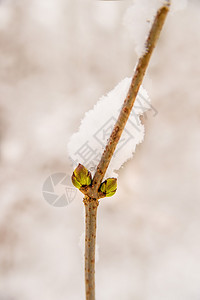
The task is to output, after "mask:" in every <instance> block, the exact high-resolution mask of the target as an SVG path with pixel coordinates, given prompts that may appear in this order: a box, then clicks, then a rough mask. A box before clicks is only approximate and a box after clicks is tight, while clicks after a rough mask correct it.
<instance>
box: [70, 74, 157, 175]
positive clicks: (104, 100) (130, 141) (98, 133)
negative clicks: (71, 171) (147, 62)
mask: <svg viewBox="0 0 200 300" xmlns="http://www.w3.org/2000/svg"><path fill="white" fill-rule="evenodd" d="M130 84H131V78H125V79H124V80H122V81H121V82H120V83H119V84H118V85H117V86H116V87H115V88H114V89H113V90H112V91H111V92H109V93H108V94H107V96H103V97H101V98H100V100H99V101H98V102H97V104H96V105H95V106H94V108H93V110H90V111H88V112H87V113H86V114H85V117H84V119H83V120H82V122H81V125H80V128H79V131H78V132H77V133H75V134H73V135H72V137H71V139H70V141H69V143H68V152H69V155H70V159H71V160H72V162H73V163H74V165H73V168H74V167H76V166H77V165H78V164H79V163H81V164H83V165H84V166H85V167H86V168H87V169H88V170H90V171H91V172H93V173H94V171H95V169H96V167H97V165H98V163H99V161H100V157H101V155H102V153H103V150H104V148H105V146H106V144H107V140H108V138H109V137H110V134H111V131H112V129H113V127H114V124H115V122H116V120H117V118H118V115H119V113H120V110H121V107H122V104H123V102H124V99H125V98H126V95H127V92H128V89H129V86H130ZM151 108H152V106H151V104H150V99H149V97H148V95H147V92H146V91H145V90H144V88H142V87H141V88H140V90H139V92H138V96H137V98H136V101H135V105H134V107H133V110H132V112H131V114H130V116H129V120H128V122H127V124H126V127H125V130H124V132H123V133H122V136H121V139H120V141H119V143H118V145H117V148H116V150H115V153H114V156H113V157H112V160H111V162H110V165H109V168H108V170H107V172H106V176H109V177H112V176H115V177H116V174H115V173H114V170H118V169H119V168H120V167H121V166H122V164H123V163H124V162H126V161H127V160H128V159H130V158H131V157H132V155H133V153H134V152H135V148H136V145H137V144H139V143H141V142H142V141H143V138H144V126H143V125H142V124H141V121H140V118H139V116H140V115H142V114H143V113H145V112H146V111H147V110H149V109H151ZM154 112H155V109H154Z"/></svg>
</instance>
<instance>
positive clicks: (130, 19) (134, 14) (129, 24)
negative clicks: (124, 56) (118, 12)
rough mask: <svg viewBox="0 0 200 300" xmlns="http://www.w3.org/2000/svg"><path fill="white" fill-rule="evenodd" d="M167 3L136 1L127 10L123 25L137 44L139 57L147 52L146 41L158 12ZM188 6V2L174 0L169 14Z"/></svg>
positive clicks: (155, 0) (146, 0)
mask: <svg viewBox="0 0 200 300" xmlns="http://www.w3.org/2000/svg"><path fill="white" fill-rule="evenodd" d="M166 2H167V1H164V0H151V1H149V0H135V1H134V3H133V5H132V6H130V7H129V8H128V9H127V11H126V13H125V15H124V18H123V24H124V26H125V27H126V29H127V31H128V33H129V34H130V37H131V39H133V41H134V43H135V51H136V53H137V55H138V56H141V55H142V54H143V52H144V51H145V48H144V45H145V41H146V38H147V36H148V33H149V30H150V28H151V25H152V22H153V20H154V16H155V15H156V12H157V10H158V9H159V8H160V7H161V6H162V5H163V4H165V3H166ZM186 6H187V0H172V1H171V7H170V11H169V13H171V14H173V13H174V12H176V11H178V10H181V9H184V8H186Z"/></svg>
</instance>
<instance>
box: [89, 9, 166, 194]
mask: <svg viewBox="0 0 200 300" xmlns="http://www.w3.org/2000/svg"><path fill="white" fill-rule="evenodd" d="M168 10H169V3H168V4H166V5H165V6H163V7H161V8H160V9H159V10H158V12H157V14H156V17H155V19H154V22H153V25H152V27H151V30H150V32H149V36H148V38H147V40H146V43H145V52H144V54H143V55H142V56H141V57H140V59H139V61H138V63H137V67H136V70H135V73H134V76H133V79H132V82H131V86H130V88H129V91H128V94H127V97H126V99H125V100H124V104H123V107H122V109H121V112H120V114H119V117H118V120H117V122H116V124H115V126H114V128H113V131H112V133H111V136H110V138H109V140H108V143H107V145H106V148H105V150H104V152H103V154H102V157H101V160H100V162H99V164H98V166H97V169H96V172H95V174H94V178H93V184H94V187H95V188H96V190H98V189H99V186H100V184H101V182H102V180H103V177H104V175H105V173H106V170H107V168H108V165H109V163H110V160H111V158H112V156H113V153H114V151H115V149H116V146H117V144H118V141H119V139H120V137H121V134H122V132H123V130H124V127H125V125H126V122H127V120H128V117H129V115H130V112H131V110H132V107H133V105H134V102H135V99H136V96H137V93H138V90H139V88H140V85H141V83H142V80H143V77H144V75H145V72H146V69H147V67H148V64H149V60H150V57H151V55H152V52H153V49H154V48H155V45H156V42H157V40H158V38H159V35H160V32H161V29H162V27H163V24H164V22H165V18H166V16H167V13H168Z"/></svg>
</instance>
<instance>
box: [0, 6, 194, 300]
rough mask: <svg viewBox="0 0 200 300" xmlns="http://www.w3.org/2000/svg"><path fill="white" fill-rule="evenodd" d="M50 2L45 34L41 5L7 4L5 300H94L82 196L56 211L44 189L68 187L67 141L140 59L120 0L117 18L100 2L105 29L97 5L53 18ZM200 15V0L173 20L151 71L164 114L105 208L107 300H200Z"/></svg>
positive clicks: (150, 123) (2, 213) (100, 277)
mask: <svg viewBox="0 0 200 300" xmlns="http://www.w3.org/2000/svg"><path fill="white" fill-rule="evenodd" d="M36 2H37V5H36ZM41 2H42V3H41ZM52 2H53V0H51V1H49V2H48V1H46V2H45V3H46V6H47V7H48V3H49V7H48V9H49V10H51V14H50V15H51V18H52V19H51V20H52V24H51V23H50V17H48V16H46V15H44V18H47V20H44V23H45V24H44V23H43V22H41V14H42V13H44V12H45V10H44V9H43V8H41V14H38V10H39V9H40V8H39V6H40V4H41V5H44V4H43V1H41V0H34V1H32V0H18V1H12V0H4V1H3V0H1V1H0V8H1V12H0V18H2V19H1V20H0V26H1V35H0V41H1V51H0V66H1V68H0V78H1V80H0V164H1V172H0V182H1V187H0V189H1V190H0V192H1V194H0V195H1V210H0V243H1V251H0V277H1V282H0V299H1V300H5V299H6V300H11V299H12V300H37V299H39V300H40V299H48V300H55V299H58V300H60V299H61V300H63V299H72V300H80V299H84V267H83V256H82V253H81V250H80V248H79V238H80V235H81V234H82V232H83V231H84V217H83V210H84V205H83V203H82V193H80V192H79V191H77V196H76V199H75V200H74V201H73V202H72V203H71V204H70V205H68V206H67V207H63V208H55V207H52V206H51V205H49V204H48V203H47V202H46V201H45V199H44V198H43V196H42V186H43V183H44V181H45V180H46V178H47V177H48V176H49V175H51V174H53V173H55V172H65V173H66V174H68V176H69V177H70V176H71V171H72V167H71V166H70V160H69V158H68V154H67V149H66V148H67V143H68V139H69V138H70V136H71V135H72V134H73V133H74V132H76V131H77V130H78V126H79V125H80V120H81V118H82V117H83V115H84V112H85V111H88V110H89V109H91V108H92V107H93V106H94V104H95V103H96V101H97V99H99V97H100V96H101V95H103V94H104V93H105V91H109V90H111V89H112V87H114V86H115V85H116V83H118V82H119V81H120V79H123V78H125V77H126V76H131V75H132V73H133V65H134V64H135V62H136V60H137V57H136V54H135V51H134V45H133V43H132V42H131V38H130V36H128V35H127V34H126V33H127V30H126V28H124V27H123V26H122V24H121V21H122V18H123V15H124V12H125V11H126V10H127V8H128V7H129V6H130V1H112V3H113V6H115V9H116V10H117V14H118V16H119V18H116V14H113V13H111V14H110V8H109V9H107V4H108V3H106V4H104V2H106V1H101V5H102V7H101V9H100V12H99V14H98V20H96V13H97V11H98V9H99V5H100V3H99V2H100V1H90V0H85V1H77V0H75V1H71V0H55V1H54V2H55V3H56V5H57V6H58V9H57V10H56V12H55V14H54V13H53V12H52ZM110 2H111V1H110ZM32 5H34V7H35V6H37V8H34V9H33V10H31V7H32ZM33 14H34V16H33ZM100 14H104V20H107V24H108V28H109V30H107V28H106V26H103V25H102V24H101V22H100V20H99V18H100ZM59 15H60V17H59V18H57V16H59ZM199 15H200V1H199V0H190V1H188V6H187V9H185V10H182V11H179V12H177V13H172V14H171V16H169V18H168V19H167V22H166V24H165V28H164V31H163V32H162V35H161V39H160V40H159V43H158V46H157V48H156V51H155V53H154V55H153V57H152V60H151V62H150V65H149V69H148V72H147V74H146V77H145V82H144V86H145V88H146V89H147V90H148V93H149V95H150V98H151V100H152V102H151V103H152V105H153V106H154V107H155V108H156V109H157V111H158V113H157V114H156V116H155V118H153V115H154V114H155V113H152V111H151V112H149V113H148V119H145V120H144V125H145V132H146V133H145V139H144V141H143V143H142V144H141V145H138V146H137V151H136V152H135V154H134V158H133V159H130V160H129V161H128V162H127V163H126V164H125V166H124V167H123V168H121V169H120V171H119V178H118V191H117V193H116V195H114V196H113V197H110V198H105V199H102V200H101V202H100V204H99V208H98V222H97V223H98V224H97V240H98V244H99V256H100V259H99V262H98V264H97V267H96V297H97V299H103V300H110V299H115V300H121V299H124V300H132V299H144V300H160V299H162V300H169V299H170V300H171V299H173V300H177V299H181V300H188V299H191V300H199V299H200V289H199V278H200V276H199V270H200V256H199V249H200V241H199V228H200V201H199V199H200V189H199V182H200V156H199V152H200V151H199V149H200V134H199V126H200V125H199V112H200V101H199V99H200V89H199V86H200V68H199V66H200V55H199V52H200V31H199V28H200V18H199ZM110 17H111V18H114V19H112V20H110V21H109V18H110ZM80 20H81V22H79V21H80ZM141 23H142V20H141ZM54 25H55V27H54V31H53V34H52V30H53V29H52V28H53V26H54ZM83 28H84V30H83V31H82V29H83ZM80 32H81V34H80ZM122 101H123V100H122Z"/></svg>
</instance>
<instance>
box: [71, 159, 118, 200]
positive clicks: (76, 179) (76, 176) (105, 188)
mask: <svg viewBox="0 0 200 300" xmlns="http://www.w3.org/2000/svg"><path fill="white" fill-rule="evenodd" d="M72 183H73V185H74V186H75V187H76V188H78V189H80V188H82V187H85V186H90V185H92V175H91V173H90V172H89V171H88V170H87V169H86V168H85V167H84V166H83V165H81V164H79V165H78V167H77V168H76V169H75V170H74V172H73V174H72ZM99 190H100V191H101V192H102V193H103V194H104V195H105V197H111V196H113V195H114V194H115V192H116V190H117V179H116V178H108V179H106V180H105V181H104V182H102V183H101V185H100V188H99Z"/></svg>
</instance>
